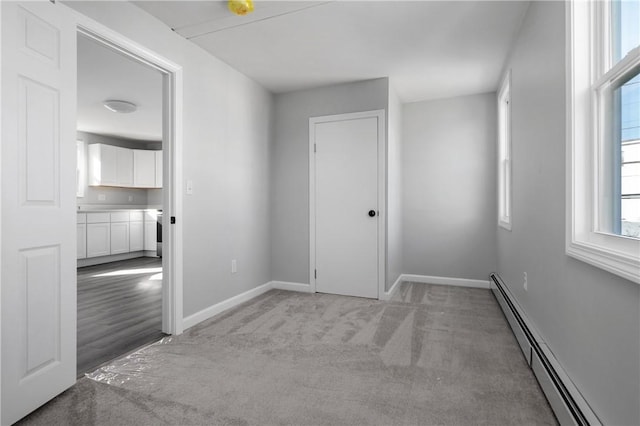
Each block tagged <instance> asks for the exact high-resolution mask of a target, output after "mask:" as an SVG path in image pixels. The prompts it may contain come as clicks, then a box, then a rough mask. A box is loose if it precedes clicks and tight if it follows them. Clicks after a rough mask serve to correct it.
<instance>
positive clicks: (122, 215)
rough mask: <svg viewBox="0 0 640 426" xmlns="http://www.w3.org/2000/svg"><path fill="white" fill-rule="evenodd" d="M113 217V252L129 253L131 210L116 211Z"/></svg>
mask: <svg viewBox="0 0 640 426" xmlns="http://www.w3.org/2000/svg"><path fill="white" fill-rule="evenodd" d="M110 216H111V217H110V218H111V254H121V253H129V212H128V211H123V212H115V213H111V214H110Z"/></svg>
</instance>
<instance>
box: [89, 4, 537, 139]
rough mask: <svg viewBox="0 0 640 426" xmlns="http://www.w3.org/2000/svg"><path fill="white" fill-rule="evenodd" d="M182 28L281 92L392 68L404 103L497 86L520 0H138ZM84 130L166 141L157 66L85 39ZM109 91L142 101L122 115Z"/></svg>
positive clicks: (521, 9)
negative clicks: (246, 7) (240, 7)
mask: <svg viewBox="0 0 640 426" xmlns="http://www.w3.org/2000/svg"><path fill="white" fill-rule="evenodd" d="M135 3H136V5H137V6H139V7H141V8H142V9H144V10H146V11H147V12H149V13H151V14H152V15H154V16H156V17H157V18H159V19H160V20H162V21H163V22H165V23H166V24H167V25H168V26H169V27H171V28H173V29H175V30H176V32H178V33H179V34H181V35H182V36H184V37H186V38H188V39H189V40H191V41H192V42H194V43H196V44H198V45H200V46H201V47H203V48H204V49H205V50H207V51H209V52H210V53H211V54H213V55H214V56H216V57H217V58H219V59H221V60H223V61H225V62H226V63H228V64H229V65H231V66H232V67H234V68H236V69H238V70H239V71H241V72H243V73H244V74H246V75H248V76H249V77H251V78H253V79H254V80H255V81H257V82H258V83H260V84H261V85H262V86H264V87H265V88H267V89H268V90H270V91H272V92H274V93H284V92H289V91H293V90H299V89H306V88H311V87H319V86H324V85H329V84H335V83H342V82H349V81H358V80H365V79H370V78H378V77H389V78H390V80H391V84H392V86H393V87H395V89H396V90H397V92H398V94H399V96H400V98H401V100H402V101H403V102H413V101H418V100H425V99H437V98H444V97H452V96H460V95H467V94H474V93H483V92H489V91H494V90H496V88H497V85H498V81H499V79H500V72H501V71H502V66H503V64H504V62H505V59H506V56H507V55H508V53H509V48H510V46H511V44H512V41H513V39H514V37H515V35H516V34H517V31H518V29H519V27H520V24H521V21H522V18H523V16H524V14H525V12H526V9H527V7H528V2H524V1H514V0H512V1H483V0H479V1H408V2H405V1H267V0H257V1H255V11H254V12H253V13H251V14H249V15H247V16H244V17H240V16H236V15H233V14H231V13H230V12H229V11H228V9H227V2H226V0H224V1H221V0H213V1H138V2H135ZM78 52H79V55H78V129H79V130H81V131H86V132H91V133H98V134H103V135H109V136H116V137H123V138H127V139H134V140H145V141H160V140H161V139H162V118H161V117H162V115H161V109H162V77H161V74H160V73H159V72H158V71H156V70H153V69H151V68H148V67H146V66H144V65H142V64H140V63H138V62H135V61H133V60H132V59H130V58H127V57H125V56H123V55H121V54H119V53H117V52H115V51H113V50H111V49H109V48H106V47H104V46H103V45H101V44H99V43H97V42H95V41H93V40H90V39H88V38H86V37H83V36H80V37H79V39H78ZM106 99H121V100H125V101H129V102H133V103H135V104H137V105H138V111H136V112H135V113H133V114H116V113H113V112H110V111H108V110H107V109H106V108H104V107H103V106H102V101H104V100H106Z"/></svg>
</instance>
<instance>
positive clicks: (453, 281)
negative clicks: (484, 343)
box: [182, 274, 489, 330]
mask: <svg viewBox="0 0 640 426" xmlns="http://www.w3.org/2000/svg"><path fill="white" fill-rule="evenodd" d="M403 281H412V282H420V283H428V284H439V285H453V286H459V287H474V288H487V289H488V288H489V281H481V280H468V279H463V278H446V277H431V276H426V275H408V274H401V275H400V276H399V277H398V279H397V280H396V281H395V282H394V283H393V285H392V286H391V288H390V289H389V290H388V291H386V292H384V293H383V294H382V297H381V298H380V300H389V299H391V297H392V296H393V294H394V293H395V292H396V291H397V290H398V288H399V287H400V283H402V282H403ZM271 289H278V290H287V291H297V292H300V293H313V291H312V290H311V286H310V285H309V284H303V283H293V282H287V281H269V282H268V283H266V284H262V285H261V286H258V287H256V288H253V289H251V290H249V291H245V292H244V293H240V294H238V295H237V296H233V297H231V298H229V299H227V300H223V301H222V302H219V303H216V304H215V305H213V306H209V307H208V308H205V309H203V310H201V311H199V312H196V313H195V314H193V315H189V316H188V317H185V318H184V319H183V320H182V324H183V327H184V330H186V329H188V328H190V327H193V326H194V325H196V324H199V323H201V322H202V321H206V320H208V319H209V318H211V317H213V316H215V315H218V314H219V313H222V312H224V311H226V310H227V309H231V308H234V307H236V306H238V305H239V304H241V303H244V302H246V301H248V300H251V299H253V298H254V297H258V296H260V295H261V294H264V293H266V292H267V291H269V290H271Z"/></svg>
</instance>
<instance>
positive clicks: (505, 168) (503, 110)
mask: <svg viewBox="0 0 640 426" xmlns="http://www.w3.org/2000/svg"><path fill="white" fill-rule="evenodd" d="M510 102H511V71H508V72H507V75H506V76H505V77H504V79H503V80H502V84H501V85H500V91H499V92H498V225H499V226H501V227H503V228H505V229H508V230H511V105H510Z"/></svg>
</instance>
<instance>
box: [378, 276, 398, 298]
mask: <svg viewBox="0 0 640 426" xmlns="http://www.w3.org/2000/svg"><path fill="white" fill-rule="evenodd" d="M402 281H403V275H402V274H400V275H399V276H398V279H397V280H396V282H394V283H393V285H392V286H391V288H389V290H387V291H385V292H384V293H383V294H382V298H381V299H380V300H391V298H392V297H393V295H394V294H395V292H396V291H398V289H399V288H400V284H401V283H402Z"/></svg>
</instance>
